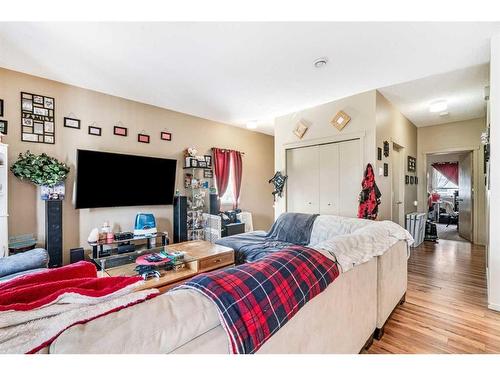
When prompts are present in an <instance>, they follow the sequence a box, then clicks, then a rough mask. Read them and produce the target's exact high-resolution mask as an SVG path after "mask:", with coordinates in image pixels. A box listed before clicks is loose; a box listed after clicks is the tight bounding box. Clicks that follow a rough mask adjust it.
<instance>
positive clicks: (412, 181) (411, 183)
mask: <svg viewBox="0 0 500 375" xmlns="http://www.w3.org/2000/svg"><path fill="white" fill-rule="evenodd" d="M414 182H415V177H413V176H410V185H413V183H414Z"/></svg>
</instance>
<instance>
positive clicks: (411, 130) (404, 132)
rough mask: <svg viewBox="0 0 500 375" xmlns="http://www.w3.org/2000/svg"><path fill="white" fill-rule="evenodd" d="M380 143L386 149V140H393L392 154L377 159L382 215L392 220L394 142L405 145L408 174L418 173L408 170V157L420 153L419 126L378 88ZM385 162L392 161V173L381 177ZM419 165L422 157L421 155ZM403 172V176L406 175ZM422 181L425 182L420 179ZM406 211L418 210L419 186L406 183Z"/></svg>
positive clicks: (403, 161) (390, 166)
mask: <svg viewBox="0 0 500 375" xmlns="http://www.w3.org/2000/svg"><path fill="white" fill-rule="evenodd" d="M376 108H377V120H376V124H377V132H376V133H377V146H376V147H381V148H382V149H383V143H384V141H388V142H389V146H390V152H389V157H388V158H386V157H385V156H383V155H382V160H377V164H376V167H377V168H376V171H375V172H376V181H377V185H378V187H379V189H380V191H381V193H382V198H381V204H380V207H379V215H380V218H381V219H389V220H390V219H391V216H392V174H393V169H392V164H393V163H392V158H391V153H392V150H393V144H394V143H396V144H397V145H399V146H401V147H403V149H402V150H401V151H400V152H402V155H401V156H402V158H401V159H402V160H401V161H402V163H403V165H404V175H410V176H411V175H415V173H413V172H408V169H407V158H408V156H413V157H416V156H417V127H416V126H415V125H414V124H413V123H412V122H411V121H410V120H408V119H407V118H406V117H404V116H403V115H402V114H401V112H399V110H398V109H397V108H396V107H394V106H393V105H392V104H391V103H390V102H389V101H388V100H387V99H386V98H385V97H384V96H383V95H382V94H381V93H379V92H378V91H377V105H376ZM384 163H388V164H389V176H388V177H384V176H379V173H378V170H379V168H383V166H384ZM417 165H418V158H417ZM404 175H403V178H404ZM419 183H421V181H419ZM404 186H405V191H404V197H405V199H404V211H405V214H407V213H409V212H414V211H416V207H415V206H414V201H416V200H417V185H410V184H408V185H404Z"/></svg>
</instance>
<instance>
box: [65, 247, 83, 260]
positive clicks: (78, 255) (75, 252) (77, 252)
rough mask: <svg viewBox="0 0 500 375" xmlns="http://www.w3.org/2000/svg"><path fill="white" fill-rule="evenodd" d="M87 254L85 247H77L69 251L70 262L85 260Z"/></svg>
mask: <svg viewBox="0 0 500 375" xmlns="http://www.w3.org/2000/svg"><path fill="white" fill-rule="evenodd" d="M84 258H85V254H84V252H83V247H77V248H76V249H70V250H69V262H70V263H76V262H79V261H81V260H84Z"/></svg>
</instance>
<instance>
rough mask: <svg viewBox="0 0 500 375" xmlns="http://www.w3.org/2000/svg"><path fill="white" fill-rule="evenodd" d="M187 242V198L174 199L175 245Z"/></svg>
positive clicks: (177, 197) (178, 197)
mask: <svg viewBox="0 0 500 375" xmlns="http://www.w3.org/2000/svg"><path fill="white" fill-rule="evenodd" d="M184 241H187V197H184V196H176V197H174V243H178V242H184Z"/></svg>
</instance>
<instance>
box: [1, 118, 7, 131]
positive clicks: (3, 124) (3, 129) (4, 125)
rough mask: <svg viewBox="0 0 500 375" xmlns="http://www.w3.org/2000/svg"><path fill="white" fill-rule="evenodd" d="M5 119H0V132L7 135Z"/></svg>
mask: <svg viewBox="0 0 500 375" xmlns="http://www.w3.org/2000/svg"><path fill="white" fill-rule="evenodd" d="M7 125H8V123H7V121H6V120H0V134H5V135H7Z"/></svg>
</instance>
